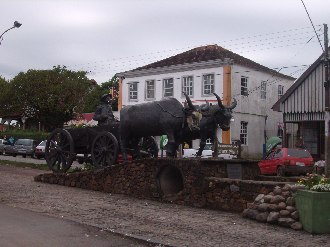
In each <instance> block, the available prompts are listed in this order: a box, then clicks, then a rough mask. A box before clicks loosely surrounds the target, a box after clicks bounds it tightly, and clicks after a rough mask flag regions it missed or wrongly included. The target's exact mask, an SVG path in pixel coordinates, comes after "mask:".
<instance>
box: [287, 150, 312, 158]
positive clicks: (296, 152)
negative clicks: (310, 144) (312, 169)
mask: <svg viewBox="0 0 330 247" xmlns="http://www.w3.org/2000/svg"><path fill="white" fill-rule="evenodd" d="M288 156H291V157H298V158H309V157H311V155H310V153H309V152H308V151H307V150H304V149H294V148H289V149H288Z"/></svg>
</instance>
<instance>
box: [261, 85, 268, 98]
mask: <svg viewBox="0 0 330 247" xmlns="http://www.w3.org/2000/svg"><path fill="white" fill-rule="evenodd" d="M260 99H267V81H261V84H260Z"/></svg>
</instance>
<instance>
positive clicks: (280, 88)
mask: <svg viewBox="0 0 330 247" xmlns="http://www.w3.org/2000/svg"><path fill="white" fill-rule="evenodd" d="M277 95H278V99H280V98H281V97H282V96H283V95H284V86H283V85H278V86H277Z"/></svg>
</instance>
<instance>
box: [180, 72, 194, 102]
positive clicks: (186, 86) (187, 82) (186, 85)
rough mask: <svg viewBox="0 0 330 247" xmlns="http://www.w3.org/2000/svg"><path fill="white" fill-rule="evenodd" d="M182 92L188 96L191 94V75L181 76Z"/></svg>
mask: <svg viewBox="0 0 330 247" xmlns="http://www.w3.org/2000/svg"><path fill="white" fill-rule="evenodd" d="M182 92H185V93H186V94H187V95H188V96H190V97H192V96H193V77H192V76H184V77H182Z"/></svg>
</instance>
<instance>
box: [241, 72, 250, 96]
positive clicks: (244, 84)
mask: <svg viewBox="0 0 330 247" xmlns="http://www.w3.org/2000/svg"><path fill="white" fill-rule="evenodd" d="M248 83H249V77H246V76H241V95H243V96H248V95H249V93H248Z"/></svg>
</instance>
